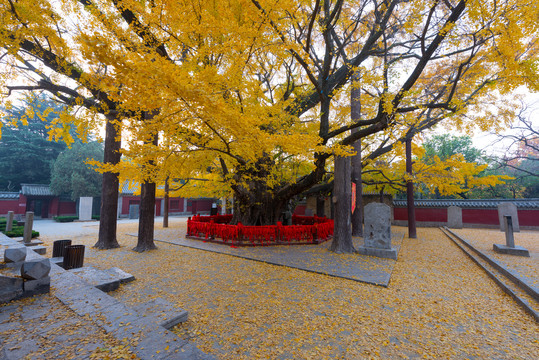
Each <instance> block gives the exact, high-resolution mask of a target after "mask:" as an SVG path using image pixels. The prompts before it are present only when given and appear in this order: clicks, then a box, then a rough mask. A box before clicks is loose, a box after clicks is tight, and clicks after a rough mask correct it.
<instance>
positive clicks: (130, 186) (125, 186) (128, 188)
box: [120, 181, 139, 195]
mask: <svg viewBox="0 0 539 360" xmlns="http://www.w3.org/2000/svg"><path fill="white" fill-rule="evenodd" d="M138 188H139V184H138V183H137V182H135V181H124V182H123V183H122V184H120V194H122V195H133V194H134V193H135V191H136V190H138Z"/></svg>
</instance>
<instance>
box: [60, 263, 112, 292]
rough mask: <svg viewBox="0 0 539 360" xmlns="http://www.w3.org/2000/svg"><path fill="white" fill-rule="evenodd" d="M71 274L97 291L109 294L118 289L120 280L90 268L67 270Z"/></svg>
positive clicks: (107, 273)
mask: <svg viewBox="0 0 539 360" xmlns="http://www.w3.org/2000/svg"><path fill="white" fill-rule="evenodd" d="M69 272H71V273H72V274H75V275H77V276H79V277H80V278H81V279H83V280H84V281H86V282H87V283H88V284H90V285H92V286H94V287H96V288H98V289H99V290H102V291H105V292H109V291H114V290H116V289H118V287H120V279H119V278H118V277H116V276H114V274H111V273H109V272H107V271H103V270H99V269H96V268H94V267H92V266H84V267H81V268H77V269H71V270H69Z"/></svg>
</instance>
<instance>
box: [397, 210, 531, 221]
mask: <svg viewBox="0 0 539 360" xmlns="http://www.w3.org/2000/svg"><path fill="white" fill-rule="evenodd" d="M415 211H416V220H417V221H433V222H447V209H441V208H416V209H415ZM393 215H394V219H395V220H408V211H407V209H406V208H402V207H396V208H394V209H393ZM518 221H519V224H520V225H521V226H539V210H518ZM462 222H463V223H464V224H479V225H499V220H498V209H462Z"/></svg>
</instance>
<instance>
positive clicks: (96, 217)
mask: <svg viewBox="0 0 539 360" xmlns="http://www.w3.org/2000/svg"><path fill="white" fill-rule="evenodd" d="M100 218H101V216H100V215H92V219H94V220H99V219H100Z"/></svg>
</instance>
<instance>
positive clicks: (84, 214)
mask: <svg viewBox="0 0 539 360" xmlns="http://www.w3.org/2000/svg"><path fill="white" fill-rule="evenodd" d="M92 203H93V198H92V197H81V198H79V220H82V221H88V220H92Z"/></svg>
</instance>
